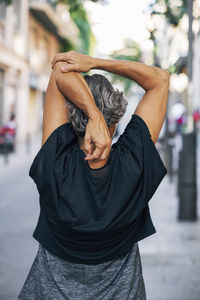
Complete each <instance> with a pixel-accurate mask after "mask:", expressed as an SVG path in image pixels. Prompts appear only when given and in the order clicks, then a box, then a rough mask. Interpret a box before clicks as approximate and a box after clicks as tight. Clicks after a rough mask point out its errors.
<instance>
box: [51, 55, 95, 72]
mask: <svg viewBox="0 0 200 300" xmlns="http://www.w3.org/2000/svg"><path fill="white" fill-rule="evenodd" d="M58 61H64V62H67V64H66V65H65V66H63V67H62V68H61V71H62V72H72V71H76V72H88V71H89V70H90V69H91V68H92V67H93V63H92V62H93V58H92V57H91V56H88V55H85V54H81V53H79V52H76V51H73V50H72V51H68V52H65V53H58V54H56V56H55V57H54V59H53V61H52V63H51V67H52V68H53V67H54V65H55V64H56V63H57V62H58Z"/></svg>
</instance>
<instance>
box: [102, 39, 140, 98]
mask: <svg viewBox="0 0 200 300" xmlns="http://www.w3.org/2000/svg"><path fill="white" fill-rule="evenodd" d="M110 57H111V59H119V60H129V61H141V59H142V51H141V49H140V47H139V45H138V44H137V43H135V42H133V41H132V40H128V39H127V40H126V42H125V47H124V48H123V49H120V50H116V51H114V52H113V53H112V54H111V55H110ZM107 75H108V76H110V77H111V83H112V84H116V83H120V84H122V85H123V90H124V93H125V94H126V95H127V96H128V95H130V94H131V87H132V86H133V84H134V82H133V81H132V80H130V79H128V78H124V77H122V76H119V75H117V74H114V73H109V74H107Z"/></svg>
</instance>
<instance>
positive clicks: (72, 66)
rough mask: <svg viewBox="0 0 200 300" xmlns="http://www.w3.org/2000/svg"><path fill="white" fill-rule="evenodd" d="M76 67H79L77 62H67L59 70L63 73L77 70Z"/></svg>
mask: <svg viewBox="0 0 200 300" xmlns="http://www.w3.org/2000/svg"><path fill="white" fill-rule="evenodd" d="M78 69H79V66H78V64H67V65H64V66H62V67H61V71H62V72H63V73H67V72H72V71H78Z"/></svg>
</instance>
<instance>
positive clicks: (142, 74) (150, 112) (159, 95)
mask: <svg viewBox="0 0 200 300" xmlns="http://www.w3.org/2000/svg"><path fill="white" fill-rule="evenodd" d="M92 69H101V70H105V71H108V72H112V73H115V74H118V75H121V76H124V77H126V78H129V79H131V80H133V81H135V82H137V83H138V84H139V85H140V86H141V87H142V88H143V89H144V90H145V91H146V92H145V94H144V96H143V97H142V99H141V100H140V102H139V104H138V105H137V108H136V110H135V112H134V113H135V114H137V115H139V116H140V117H141V118H143V119H144V121H145V122H146V124H147V126H148V128H149V131H150V134H151V138H152V140H153V142H154V143H156V141H157V139H158V136H159V133H160V130H161V128H162V125H163V122H164V119H165V114H166V109H167V100H168V90H169V77H170V76H169V72H168V71H166V70H163V69H161V68H157V67H153V66H149V65H146V64H143V63H140V62H135V61H124V60H109V59H99V58H93V59H92Z"/></svg>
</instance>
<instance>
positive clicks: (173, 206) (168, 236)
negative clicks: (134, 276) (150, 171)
mask: <svg viewBox="0 0 200 300" xmlns="http://www.w3.org/2000/svg"><path fill="white" fill-rule="evenodd" d="M175 183H176V182H175ZM198 200H199V199H198ZM199 203H200V201H198V221H196V222H183V221H181V222H180V221H178V220H177V212H178V198H177V197H176V184H172V185H170V183H169V178H168V177H167V176H166V178H165V179H163V181H162V183H161V185H160V188H159V189H158V190H157V191H156V194H155V197H154V198H152V200H151V201H150V210H151V215H152V220H153V223H154V225H155V227H156V230H157V232H156V233H155V234H154V235H152V236H150V237H149V238H147V239H144V240H143V241H141V242H139V248H140V253H141V259H142V264H143V274H144V280H145V285H146V291H147V300H199V299H200V219H199V216H200V205H199Z"/></svg>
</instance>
